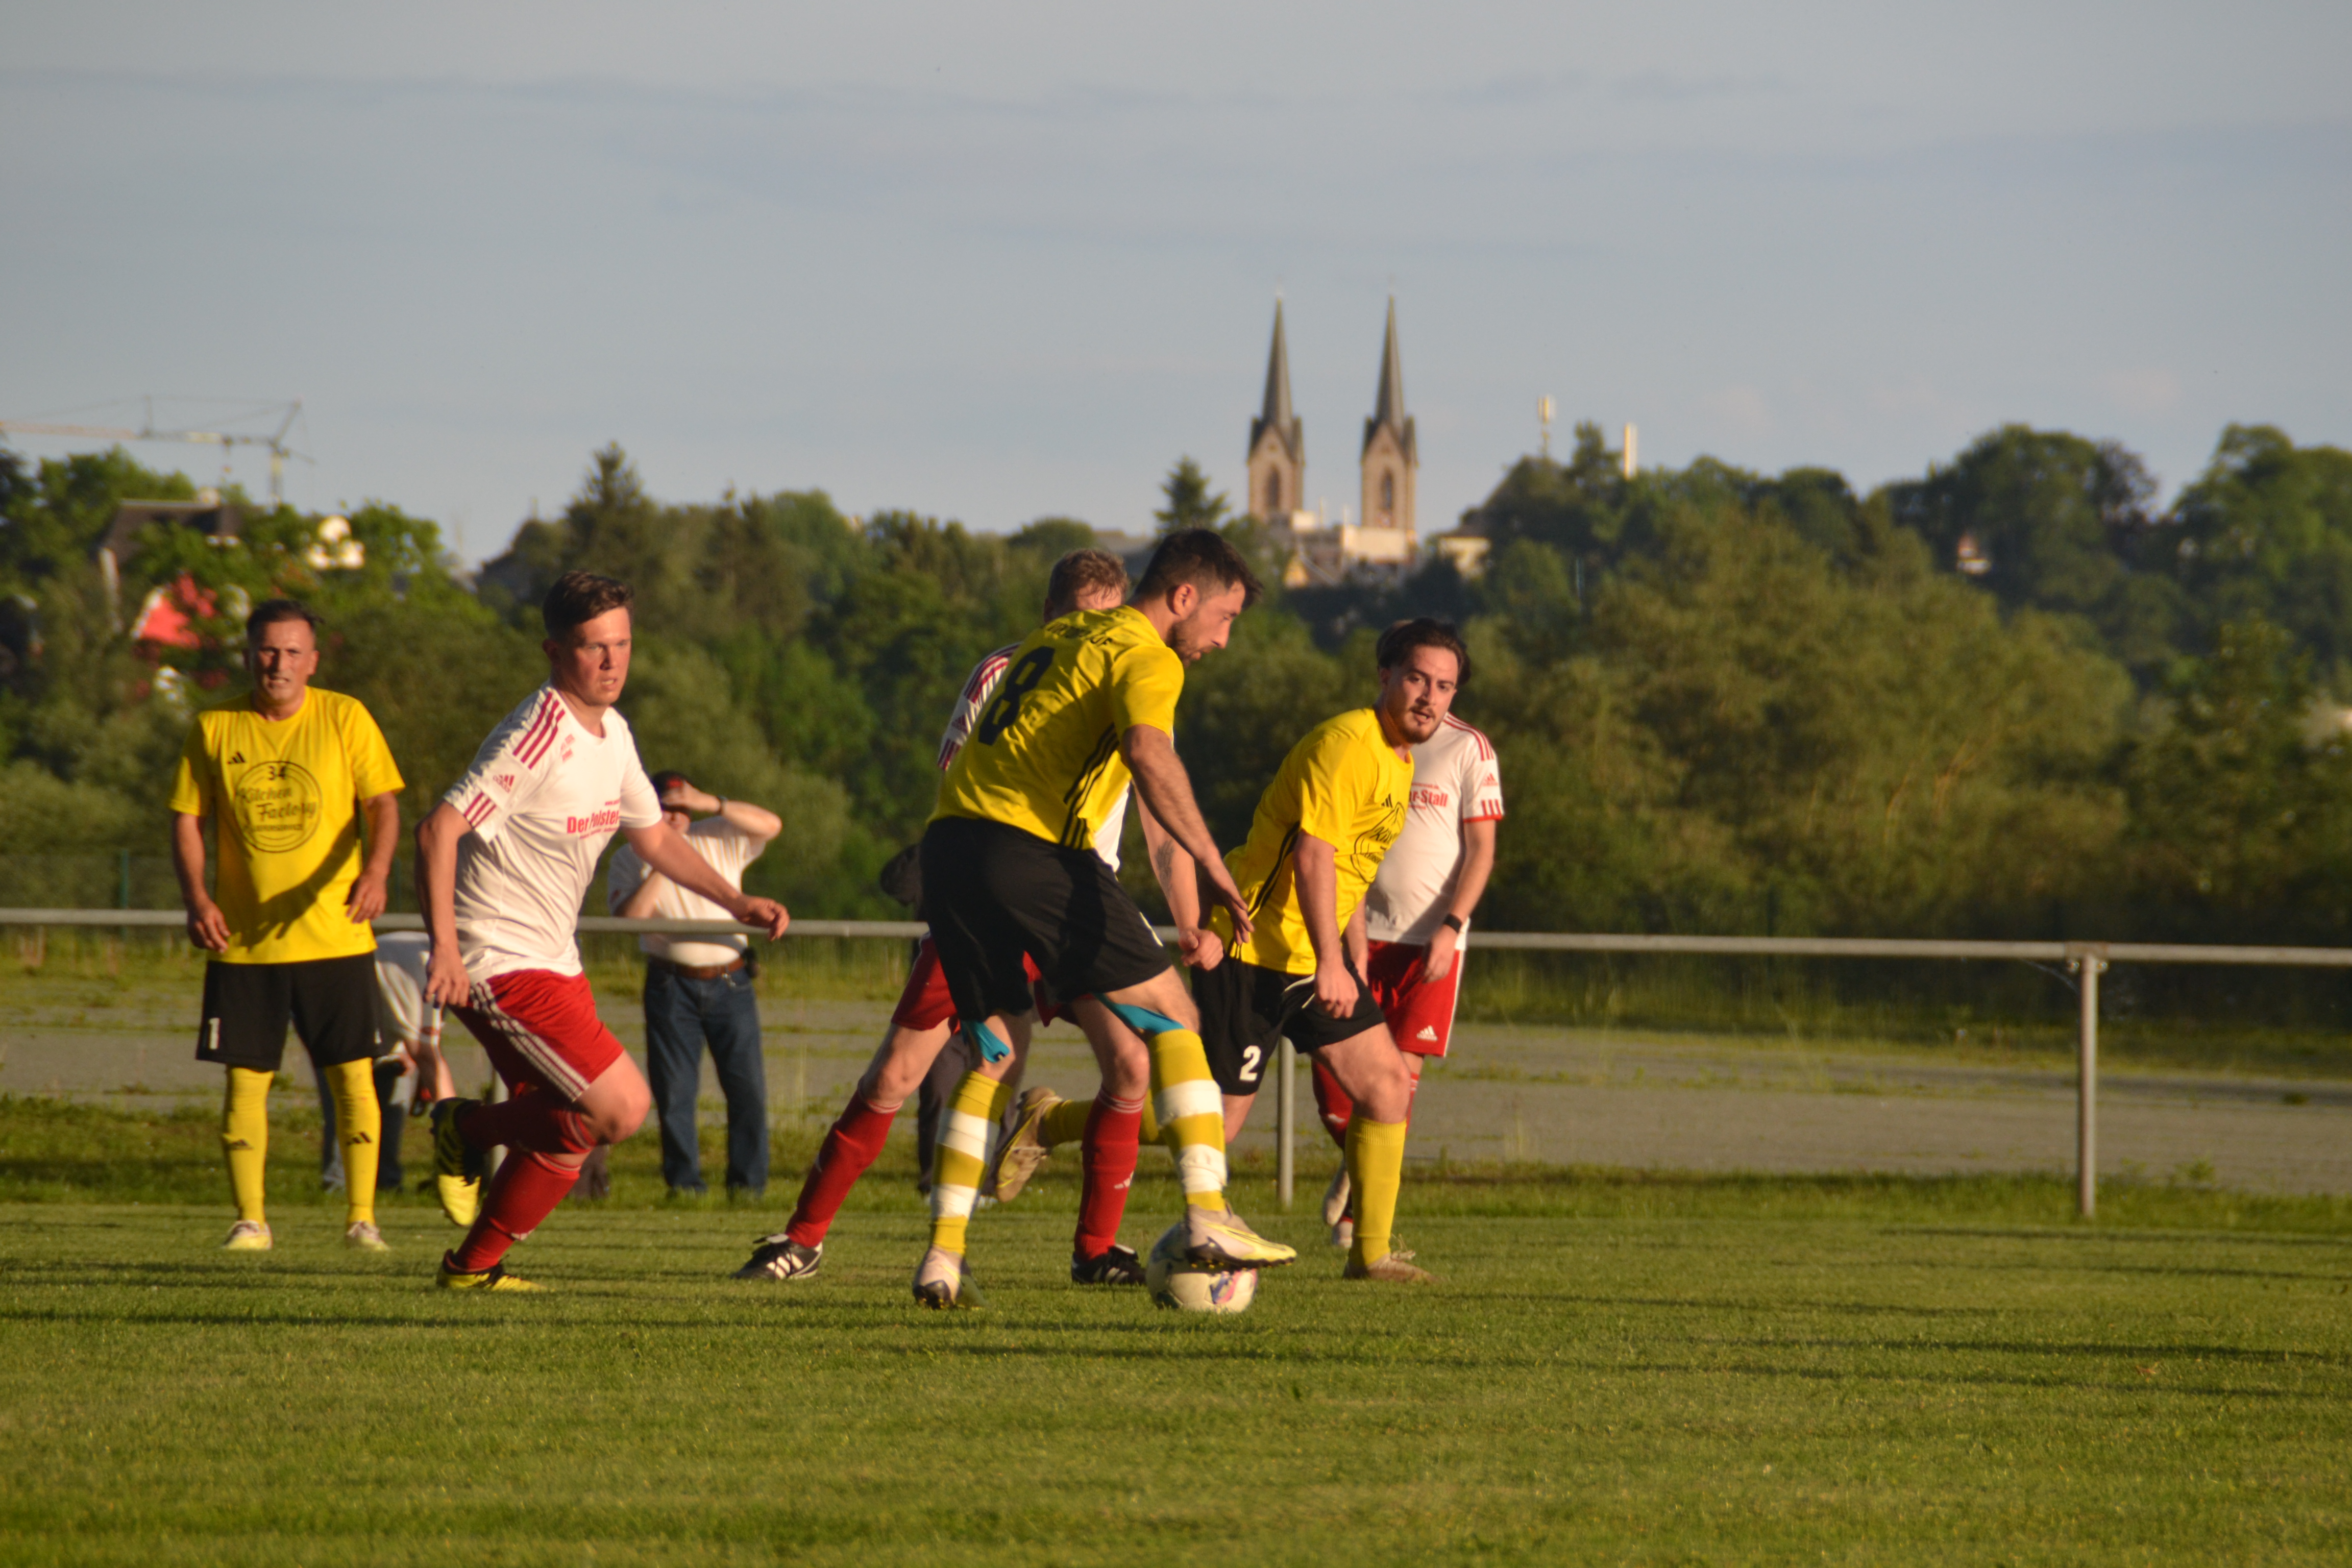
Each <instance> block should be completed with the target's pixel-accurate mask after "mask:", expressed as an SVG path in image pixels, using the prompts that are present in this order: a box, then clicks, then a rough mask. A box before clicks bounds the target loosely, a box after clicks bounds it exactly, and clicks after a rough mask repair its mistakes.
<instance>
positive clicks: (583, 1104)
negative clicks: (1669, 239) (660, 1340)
mask: <svg viewBox="0 0 2352 1568" xmlns="http://www.w3.org/2000/svg"><path fill="white" fill-rule="evenodd" d="M632 598H633V595H632V594H631V593H630V590H629V587H628V584H625V583H618V582H615V581H614V580H613V579H612V578H610V577H599V576H597V575H595V574H593V573H588V572H567V573H565V574H563V575H562V577H560V578H558V579H556V582H555V585H554V586H553V587H551V588H550V589H549V590H548V592H547V598H546V602H545V604H544V605H542V606H541V618H542V619H543V620H544V621H545V623H546V626H547V640H546V641H545V642H543V643H542V644H541V647H542V648H544V649H545V650H546V653H547V665H548V679H547V684H546V685H545V686H542V687H541V688H540V689H538V690H537V691H535V692H533V693H531V695H530V697H528V698H526V699H525V700H523V702H522V704H521V706H520V707H518V708H517V709H516V710H514V711H513V712H511V713H509V714H508V715H507V717H506V719H505V721H503V722H501V723H500V724H499V727H498V728H497V729H495V730H493V731H490V736H489V739H488V740H487V741H485V742H482V748H481V750H480V751H479V752H477V753H475V756H474V765H473V768H472V770H471V771H470V772H468V773H467V774H466V776H465V777H464V778H462V779H460V780H459V781H458V782H457V785H456V787H454V788H453V789H451V790H450V791H449V793H448V794H447V795H445V796H443V797H442V801H441V804H440V805H438V806H436V807H435V808H434V810H433V813H432V815H430V816H427V817H425V820H424V821H423V822H421V823H419V824H418V825H417V828H416V850H417V854H416V886H417V891H418V895H419V898H420V900H421V901H422V902H423V904H424V906H425V929H426V931H428V932H429V933H430V934H431V936H432V939H433V959H432V965H431V968H430V970H429V971H428V972H427V974H426V978H425V997H426V1000H428V1001H429V1002H433V1003H436V1004H441V1005H447V1006H448V1007H449V1008H450V1010H451V1011H453V1012H455V1013H456V1014H457V1017H458V1019H459V1020H460V1021H461V1022H463V1023H464V1024H465V1026H467V1028H468V1029H470V1030H472V1031H473V1033H474V1037H475V1038H477V1039H478V1040H479V1041H481V1043H482V1048H483V1049H484V1050H485V1051H486V1052H488V1055H489V1058H490V1062H491V1065H492V1066H493V1067H495V1068H497V1069H498V1073H499V1077H500V1078H501V1079H504V1080H505V1081H506V1083H507V1085H508V1087H509V1089H512V1090H513V1091H514V1097H513V1098H512V1099H510V1100H506V1101H505V1102H504V1103H502V1104H498V1105H486V1104H483V1103H481V1102H480V1101H478V1100H442V1101H439V1102H437V1103H436V1104H435V1106H434V1107H433V1129H434V1140H433V1143H434V1164H435V1171H436V1176H441V1177H461V1176H463V1175H465V1174H467V1173H468V1172H469V1171H471V1170H478V1168H479V1164H480V1163H481V1156H482V1155H484V1154H485V1153H487V1152H488V1151H489V1150H491V1149H494V1148H498V1147H500V1146H504V1147H505V1149H506V1151H507V1157H506V1159H505V1160H504V1161H503V1162H502V1163H500V1164H499V1169H498V1174H497V1175H496V1176H494V1177H492V1178H491V1180H490V1183H489V1190H488V1193H487V1194H484V1196H483V1198H482V1201H481V1212H480V1214H479V1215H477V1216H476V1217H475V1219H474V1221H473V1225H472V1227H471V1228H470V1229H469V1230H468V1231H467V1233H466V1239H465V1240H464V1241H463V1242H461V1243H459V1244H458V1246H457V1248H456V1249H455V1250H454V1251H450V1252H446V1253H444V1254H443V1255H442V1258H441V1268H440V1273H439V1277H438V1283H439V1284H440V1285H441V1286H442V1287H443V1288H445V1289H465V1290H536V1289H541V1287H539V1286H537V1285H533V1284H530V1282H528V1281H526V1280H522V1279H517V1278H515V1277H514V1276H513V1275H511V1274H509V1273H508V1272H507V1271H506V1267H505V1264H504V1262H503V1261H502V1260H503V1259H504V1258H505V1257H506V1253H507V1249H508V1248H509V1247H512V1246H513V1245H514V1244H515V1243H516V1242H517V1241H519V1240H520V1239H521V1238H522V1237H526V1236H528V1235H530V1233H531V1231H532V1230H533V1229H535V1228H536V1227H537V1226H538V1225H539V1223H540V1222H541V1220H543V1219H545V1218H546V1217H547V1216H548V1215H550V1214H551V1213H552V1212H553V1211H554V1209H555V1205H557V1204H559V1203H562V1201H563V1197H564V1194H567V1193H569V1192H570V1191H571V1190H572V1183H574V1182H575V1181H577V1180H578V1179H579V1175H580V1166H581V1163H583V1161H584V1160H586V1159H587V1157H588V1154H589V1152H590V1151H592V1150H593V1149H595V1148H597V1147H598V1146H599V1145H602V1144H608V1143H616V1142H620V1141H621V1140H622V1139H624V1138H626V1137H627V1136H629V1134H631V1133H632V1132H635V1131H636V1130H637V1128H638V1126H639V1125H640V1124H641V1123H643V1122H644V1121H645V1119H646V1111H647V1110H650V1109H651V1108H652V1104H653V1096H652V1091H651V1090H650V1089H647V1087H646V1079H645V1075H644V1074H642V1073H640V1072H639V1071H638V1070H637V1065H636V1063H635V1062H634V1061H632V1060H631V1059H630V1058H629V1056H628V1053H627V1052H625V1051H624V1050H623V1049H622V1048H621V1042H620V1041H618V1040H616V1039H614V1037H613V1032H612V1031H611V1030H609V1029H607V1028H605V1027H604V1023H603V1021H602V1020H600V1019H599V1018H598V1017H597V1016H596V1002H595V998H594V997H593V996H592V995H591V994H589V990H588V977H587V975H586V974H584V973H582V970H581V964H580V949H579V945H578V943H577V942H575V941H574V939H573V931H574V928H575V925H576V922H577V921H578V920H579V918H580V906H581V900H582V898H583V896H584V895H585V894H586V892H587V890H588V884H589V882H590V880H591V879H592V878H593V876H594V875H595V870H596V861H597V858H598V857H599V856H601V855H602V854H603V853H604V846H605V845H606V844H607V843H608V842H610V841H611V839H612V837H613V834H614V831H615V830H616V829H617V830H619V831H620V832H621V833H623V834H625V836H626V837H627V838H628V840H629V847H631V848H633V849H635V851H636V852H637V854H638V856H639V858H642V859H643V860H644V861H645V863H646V865H648V866H650V867H652V868H654V869H655V870H656V871H658V872H660V873H661V874H662V875H663V876H666V877H667V878H668V879H670V880H671V881H673V882H675V883H677V885H678V886H679V887H682V888H685V889H688V891H690V892H696V893H699V894H701V895H702V896H703V897H704V898H706V899H709V900H710V901H711V902H712V903H714V904H717V905H718V906H719V908H721V909H723V910H726V911H727V912H728V913H729V914H730V915H732V916H734V917H735V918H736V919H737V920H740V921H743V922H744V923H745V924H746V925H752V926H758V927H761V928H763V929H764V930H765V931H766V932H767V935H768V939H769V940H770V941H774V940H775V939H776V938H778V937H781V936H782V935H783V933H784V927H785V925H786V924H787V923H788V922H789V921H790V919H791V917H790V916H789V915H787V914H786V913H785V912H784V908H783V906H782V905H781V904H779V903H777V902H775V901H774V900H772V899H755V898H747V897H745V896H744V894H743V893H742V892H741V891H740V890H739V889H737V888H735V887H734V885H733V884H731V883H730V882H729V881H728V880H727V879H726V878H724V877H722V876H720V875H719V873H718V872H717V871H716V870H714V869H712V868H711V866H710V863H709V861H707V860H705V859H704V858H702V857H701V856H699V855H698V854H696V853H695V851H694V849H693V847H692V846H690V845H688V843H686V841H685V840H684V838H683V837H682V836H680V835H679V834H677V832H675V831H674V830H672V829H671V828H669V827H667V826H665V825H664V824H663V822H662V811H661V802H660V800H659V799H658V798H657V797H656V795H655V794H654V787H653V784H652V783H651V781H650V780H648V779H647V778H646V770H645V764H644V763H642V762H640V761H639V760H638V757H637V745H636V740H635V736H633V735H632V734H631V733H630V731H629V725H628V721H626V720H625V719H624V718H622V717H621V715H620V714H619V713H617V712H615V711H614V708H613V704H614V703H615V702H617V701H618V700H620V697H621V689H622V688H623V687H624V686H625V685H626V684H627V682H628V679H629V649H630V610H629V606H630V603H631V600H632ZM442 1185H443V1186H444V1189H445V1190H446V1189H447V1187H448V1186H449V1185H450V1184H447V1183H444V1184H442ZM452 1217H453V1218H454V1217H456V1216H455V1215H452Z"/></svg>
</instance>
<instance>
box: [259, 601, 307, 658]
mask: <svg viewBox="0 0 2352 1568" xmlns="http://www.w3.org/2000/svg"><path fill="white" fill-rule="evenodd" d="M280 621H300V622H301V623H302V624H303V625H304V626H309V627H310V635H311V637H314V638H315V637H317V636H318V635H319V617H318V616H314V615H312V614H311V613H310V606H309V605H305V604H303V603H302V602H301V601H300V600H299V599H264V600H262V601H261V603H259V604H257V605H254V606H253V614H251V615H249V616H246V617H245V640H246V643H247V646H248V647H250V646H251V645H252V642H253V639H254V638H255V637H259V636H260V635H261V628H262V627H264V626H276V625H277V624H278V622H280Z"/></svg>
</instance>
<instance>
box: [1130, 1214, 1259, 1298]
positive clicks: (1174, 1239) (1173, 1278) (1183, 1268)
mask: <svg viewBox="0 0 2352 1568" xmlns="http://www.w3.org/2000/svg"><path fill="white" fill-rule="evenodd" d="M1143 1286H1144V1289H1147V1290H1149V1291H1150V1292H1151V1299H1152V1300H1154V1301H1155V1302H1157V1303H1159V1304H1160V1306H1162V1307H1171V1308H1173V1309H1175V1310H1177V1311H1180V1312H1246V1311H1248V1310H1249V1304H1250V1303H1251V1302H1252V1301H1255V1300H1257V1270H1256V1269H1255V1268H1204V1267H1202V1265H1200V1264H1198V1263H1194V1262H1192V1260H1190V1259H1189V1258H1186V1257H1185V1256H1184V1224H1183V1222H1182V1221H1181V1220H1179V1221H1178V1222H1177V1223H1176V1224H1174V1225H1171V1226H1169V1227H1168V1228H1167V1229H1166V1230H1165V1231H1163V1232H1162V1233H1161V1234H1160V1239H1159V1240H1158V1241H1155V1242H1153V1243H1152V1244H1151V1256H1150V1258H1147V1259H1145V1260H1144V1265H1143Z"/></svg>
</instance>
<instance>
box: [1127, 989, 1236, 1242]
mask: <svg viewBox="0 0 2352 1568" xmlns="http://www.w3.org/2000/svg"><path fill="white" fill-rule="evenodd" d="M1144 1043H1145V1044H1146V1045H1148V1046H1150V1047H1151V1097H1152V1100H1154V1102H1155V1104H1154V1107H1153V1108H1154V1109H1155V1110H1158V1111H1159V1113H1160V1115H1159V1121H1160V1126H1161V1127H1162V1128H1164V1129H1166V1130H1167V1131H1169V1132H1171V1133H1173V1134H1174V1135H1175V1140H1176V1142H1175V1150H1176V1177H1177V1180H1179V1181H1181V1183H1183V1184H1184V1201H1185V1202H1186V1203H1188V1204H1197V1205H1199V1206H1201V1207H1202V1208H1204V1209H1223V1207H1224V1206H1225V1103H1224V1098H1223V1096H1222V1095H1220V1094H1219V1093H1218V1092H1217V1080H1216V1079H1214V1078H1213V1077H1211V1076H1210V1074H1209V1053H1208V1051H1207V1049H1206V1048H1204V1047H1202V1044H1201V1037H1200V1036H1198V1035H1196V1034H1194V1033H1193V1032H1192V1030H1190V1029H1166V1030H1162V1031H1161V1032H1160V1033H1159V1034H1156V1035H1153V1036H1152V1037H1150V1039H1148V1040H1146V1041H1145V1042H1144Z"/></svg>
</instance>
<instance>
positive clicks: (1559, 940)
mask: <svg viewBox="0 0 2352 1568" xmlns="http://www.w3.org/2000/svg"><path fill="white" fill-rule="evenodd" d="M186 921H187V917H186V916H185V915H184V914H183V913H182V912H181V911H179V910H30V909H21V910H12V909H0V926H99V927H112V928H115V929H118V930H119V929H123V928H128V927H172V926H180V925H184V924H185V923H186ZM375 925H376V929H377V930H379V931H423V930H424V929H425V921H424V918H423V917H422V916H420V915H383V916H381V917H379V918H378V919H377V921H376V922H375ZM580 929H581V930H582V931H602V932H614V933H621V934H631V935H635V934H643V933H646V932H659V933H661V934H664V935H669V936H721V935H756V934H758V932H757V928H755V927H751V926H747V925H740V924H738V923H737V922H735V921H674V920H660V919H654V920H622V919H620V918H618V917H617V916H611V915H583V916H582V917H581V920H580ZM1155 929H1157V930H1158V931H1159V933H1160V938H1161V940H1163V941H1169V940H1172V939H1173V938H1174V936H1175V934H1176V933H1175V931H1174V930H1173V929H1172V928H1170V927H1166V926H1161V927H1158V928H1155ZM927 930H929V928H928V927H926V926H925V925H924V924H923V923H922V922H921V921H819V920H806V921H793V924H792V929H791V931H788V932H786V933H785V934H786V935H787V936H830V937H880V938H894V939H897V940H899V941H906V940H908V939H910V938H914V937H919V936H921V935H922V934H923V933H924V932H925V931H927ZM1469 945H1475V946H1477V947H1482V948H1493V949H1496V950H1498V951H1499V950H1505V949H1517V950H1518V951H1521V952H1648V953H1685V954H1708V955H1716V956H1730V957H1748V958H1878V959H1887V958H1924V959H1942V960H1957V961H1960V962H1979V963H1982V962H1992V963H1999V962H2003V961H2007V962H2021V963H2063V964H2064V965H2066V968H2067V970H2068V972H2069V973H2074V974H2075V975H2077V976H2078V977H2079V979H2078V986H2077V988H2078V991H2079V993H2080V998H2081V1009H2080V1013H2081V1016H2080V1023H2079V1025H2078V1026H2077V1033H2076V1044H2075V1059H2074V1071H2075V1087H2074V1193H2075V1200H2074V1201H2075V1206H2076V1208H2077V1209H2078V1210H2079V1211H2080V1212H2081V1213H2082V1214H2083V1215H2085V1216H2086V1217H2087V1216H2088V1215H2092V1214H2094V1213H2095V1212H2096V1211H2097V1208H2098V1196H2099V1194H2098V1179H2097V1172H2098V1142H2099V976H2100V975H2101V974H2102V973H2105V971H2106V970H2108V969H2110V968H2112V967H2113V966H2114V965H2116V964H2117V963H2205V964H2253V965H2272V966H2278V967H2289V968H2300V969H2352V948H2342V947H2265V946H2251V947H2230V946H2219V945H2207V944H2201V943H2188V942H1941V941H1935V940H1931V939H1925V938H1908V937H1897V938H1881V937H1823V936H1630V935H1617V934H1613V933H1609V932H1583V931H1479V932H1477V933H1476V935H1475V937H1474V938H1472V939H1471V941H1470V943H1469ZM1279 1060H1280V1067H1279V1069H1278V1071H1277V1072H1276V1078H1275V1104H1276V1133H1275V1137H1276V1178H1275V1180H1276V1191H1277V1194H1278V1195H1279V1198H1280V1201H1281V1203H1282V1205H1283V1206H1284V1207H1286V1208H1287V1207H1288V1206H1289V1205H1290V1202H1291V1197H1292V1194H1293V1187H1294V1181H1293V1178H1294V1173H1295V1171H1294V1155H1295V1149H1294V1144H1295V1142H1296V1141H1297V1139H1296V1134H1297V1089H1296V1087H1295V1084H1294V1082H1293V1072H1294V1063H1293V1061H1292V1059H1291V1048H1290V1043H1289V1042H1288V1041H1287V1040H1286V1041H1284V1042H1283V1043H1282V1047H1281V1051H1280V1053H1279Z"/></svg>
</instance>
